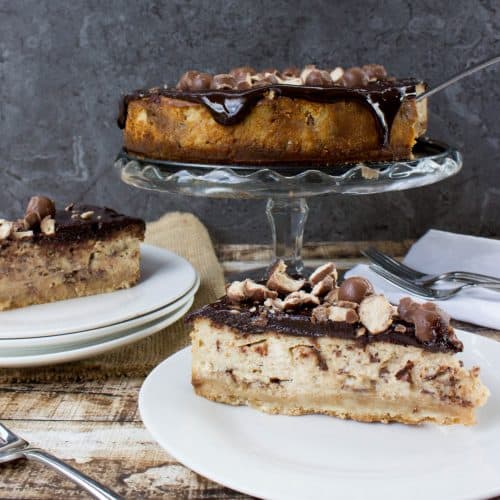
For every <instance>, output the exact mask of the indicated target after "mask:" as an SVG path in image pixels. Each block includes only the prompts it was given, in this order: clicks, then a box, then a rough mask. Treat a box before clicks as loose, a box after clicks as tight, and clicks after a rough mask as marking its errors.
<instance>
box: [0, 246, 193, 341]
mask: <svg viewBox="0 0 500 500" xmlns="http://www.w3.org/2000/svg"><path fill="white" fill-rule="evenodd" d="M196 279H197V274H196V271H195V269H194V268H193V266H192V265H191V264H190V263H189V262H188V261H187V260H185V259H183V258H182V257H179V256H178V255H176V254H174V253H173V252H169V251H168V250H165V249H163V248H158V247H154V246H151V245H145V244H143V245H141V278H140V280H139V283H138V284H137V285H135V286H134V287H132V288H128V289H126V290H118V291H116V292H110V293H104V294H99V295H91V296H89V297H81V298H77V299H70V300H62V301H59V302H52V303H49V304H40V305H35V306H28V307H23V308H20V309H13V310H11V311H3V312H0V339H2V338H3V339H7V338H9V339H13V338H16V339H19V338H30V337H45V336H52V335H59V334H64V333H74V332H81V331H84V330H92V329H96V328H101V327H104V326H108V325H113V324H115V323H120V322H123V321H126V320H129V319H131V318H136V317H137V316H142V315H144V314H147V313H149V312H151V311H155V310H157V309H160V308H162V307H165V306H167V305H169V304H172V303H173V302H175V301H177V300H178V299H179V298H180V297H182V296H183V295H185V294H186V293H187V292H189V290H191V289H192V288H193V286H194V285H195V283H196Z"/></svg>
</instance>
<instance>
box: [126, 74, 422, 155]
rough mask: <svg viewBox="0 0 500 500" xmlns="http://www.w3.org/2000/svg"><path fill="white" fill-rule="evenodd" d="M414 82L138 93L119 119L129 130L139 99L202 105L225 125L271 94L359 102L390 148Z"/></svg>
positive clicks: (412, 95)
mask: <svg viewBox="0 0 500 500" xmlns="http://www.w3.org/2000/svg"><path fill="white" fill-rule="evenodd" d="M417 83H419V82H418V81H417V80H414V79H406V80H396V81H394V80H377V81H373V82H369V83H368V84H366V85H365V86H364V87H353V88H350V87H344V86H340V85H336V86H332V87H310V86H304V85H286V84H271V85H265V86H259V87H253V88H251V89H249V90H243V91H241V90H201V91H190V92H189V91H188V92H186V91H182V90H176V89H168V88H156V89H151V90H138V91H136V92H133V93H132V94H128V95H125V96H123V97H122V100H121V102H120V109H119V115H118V120H117V122H118V126H119V127H120V128H122V129H123V128H125V123H126V121H127V110H128V105H129V103H130V102H131V101H134V100H138V99H147V98H149V99H158V98H159V97H160V96H163V97H170V98H173V99H181V100H185V101H190V102H194V103H197V104H202V105H204V106H206V108H207V109H208V110H209V111H210V113H211V114H212V116H213V117H214V120H215V121H216V122H217V123H220V124H221V125H234V124H236V123H239V122H241V121H242V120H243V119H244V118H245V117H246V116H247V115H248V113H250V111H251V110H252V109H253V107H254V106H255V105H256V104H257V103H258V102H259V101H260V100H261V99H262V98H264V97H265V96H266V95H267V94H269V93H270V92H273V93H274V94H275V96H276V97H280V96H282V97H289V98H291V99H305V100H308V101H314V102H323V103H334V102H338V101H358V102H360V103H361V104H363V105H364V106H366V108H367V109H368V110H369V111H370V112H371V114H372V115H373V117H374V119H375V123H376V125H377V129H378V133H379V138H380V144H381V145H382V146H384V147H385V146H387V145H388V143H389V140H390V131H391V127H392V124H393V122H394V119H395V117H396V115H397V113H398V111H399V108H400V107H401V104H402V102H403V101H404V99H407V98H409V99H414V98H415V97H416V85H417Z"/></svg>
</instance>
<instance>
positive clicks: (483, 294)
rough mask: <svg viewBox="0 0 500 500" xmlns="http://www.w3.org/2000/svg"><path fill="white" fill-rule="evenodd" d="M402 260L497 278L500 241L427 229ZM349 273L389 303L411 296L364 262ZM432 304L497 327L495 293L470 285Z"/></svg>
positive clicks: (424, 268)
mask: <svg viewBox="0 0 500 500" xmlns="http://www.w3.org/2000/svg"><path fill="white" fill-rule="evenodd" d="M403 262H404V263H405V264H406V265H408V266H409V267H412V268H414V269H416V270H418V271H421V272H424V273H427V274H438V273H442V272H446V271H469V272H474V273H481V274H487V275H490V276H495V277H498V278H500V241H498V240H490V239H488V238H479V237H476V236H468V235H464V234H455V233H447V232H445V231H437V230H435V229H431V230H430V231H428V232H427V233H426V234H425V235H424V236H422V238H420V239H419V240H418V241H417V242H416V243H415V244H414V245H413V246H412V247H411V249H410V251H409V252H408V254H407V255H406V257H405V258H404V260H403ZM349 276H364V277H365V278H367V279H369V280H370V281H371V283H372V284H373V286H374V288H375V290H376V291H377V292H379V293H383V294H384V295H386V296H387V298H388V299H389V300H390V301H391V302H392V303H393V304H397V303H398V302H399V300H400V299H401V297H406V296H412V295H411V294H410V293H408V292H404V291H403V290H401V289H399V288H397V287H395V286H394V285H392V284H391V283H389V282H388V281H386V280H385V279H384V278H382V277H380V276H378V275H377V274H375V273H374V272H373V271H371V270H370V269H369V267H368V266H367V265H365V264H360V265H357V266H355V267H353V268H352V269H351V270H350V271H348V272H347V273H346V277H349ZM413 298H415V299H416V300H418V301H422V300H423V299H422V298H419V297H416V296H413ZM436 304H438V305H439V307H441V308H442V309H443V310H445V311H447V312H448V314H450V315H451V317H452V318H455V319H458V320H461V321H467V322H469V323H473V324H475V325H481V326H486V327H488V328H494V329H497V330H500V293H499V292H494V291H491V290H486V289H484V288H473V289H470V290H464V291H463V292H461V293H459V294H458V295H456V296H455V297H453V298H451V299H448V300H442V301H437V302H436Z"/></svg>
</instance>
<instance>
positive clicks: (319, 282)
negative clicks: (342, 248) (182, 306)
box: [188, 262, 489, 425]
mask: <svg viewBox="0 0 500 500" xmlns="http://www.w3.org/2000/svg"><path fill="white" fill-rule="evenodd" d="M336 279H337V276H336V271H335V266H334V265H333V264H326V265H325V266H322V267H321V268H319V269H318V270H316V271H315V272H314V273H313V274H312V275H311V276H310V277H309V279H308V280H305V279H294V278H292V277H290V276H288V275H287V274H286V267H285V265H284V264H283V263H282V262H280V263H278V264H277V265H276V266H275V267H274V269H273V272H272V273H271V276H270V277H269V280H268V281H267V283H266V284H259V283H254V282H253V281H251V280H245V281H243V282H234V283H232V284H231V285H229V286H228V288H227V294H226V296H225V297H223V298H222V299H221V300H219V301H217V302H215V303H213V304H210V305H207V306H205V307H203V308H202V309H200V310H198V311H196V312H194V313H192V314H191V315H190V316H189V318H188V320H189V321H191V322H192V332H191V338H192V354H193V364H192V384H193V387H194V389H195V391H196V393H197V394H198V395H200V396H203V397H205V398H207V399H210V400H213V401H218V402H221V403H228V404H233V405H249V406H252V407H254V408H257V409H259V410H262V411H265V412H268V413H281V414H287V415H303V414H308V413H321V414H326V415H333V416H337V417H341V418H350V419H355V420H360V421H364V422H402V423H406V424H418V423H422V422H434V423H438V424H458V423H460V424H466V425H469V424H473V423H475V415H474V410H475V409H476V408H477V407H479V406H482V405H483V404H485V402H486V400H487V398H488V394H489V393H488V390H487V389H486V387H485V386H484V385H483V384H482V383H481V381H480V380H479V368H478V367H474V368H471V369H467V368H465V367H464V366H463V363H462V362H461V361H460V360H458V359H456V357H455V356H454V354H455V353H457V352H459V351H461V350H462V349H463V345H462V343H461V342H460V341H459V340H458V338H457V337H456V335H455V333H454V331H453V328H452V327H451V326H450V325H449V317H448V316H447V315H446V314H445V313H444V312H443V311H441V310H440V309H439V308H437V307H436V306H435V305H434V304H431V303H425V304H419V303H417V302H414V301H412V300H411V299H409V298H405V299H403V300H402V301H401V302H400V304H399V306H398V307H397V308H396V307H394V306H392V305H391V304H390V303H389V302H388V301H387V299H386V298H385V297H384V296H382V295H377V294H375V293H374V291H373V288H372V286H371V284H370V283H369V282H368V281H367V280H366V279H364V278H360V277H357V278H349V279H347V280H346V281H344V282H343V283H342V284H341V285H340V286H337V284H336Z"/></svg>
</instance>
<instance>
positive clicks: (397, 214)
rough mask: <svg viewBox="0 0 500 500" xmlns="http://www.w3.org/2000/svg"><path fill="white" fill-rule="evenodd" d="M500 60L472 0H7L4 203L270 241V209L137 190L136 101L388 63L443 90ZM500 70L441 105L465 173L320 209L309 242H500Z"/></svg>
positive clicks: (3, 2) (438, 117) (437, 103)
mask: <svg viewBox="0 0 500 500" xmlns="http://www.w3.org/2000/svg"><path fill="white" fill-rule="evenodd" d="M496 53H500V8H499V2H498V1H495V0H485V1H471V0H448V1H435V0H434V1H423V2H422V1H420V2H415V1H414V0H411V1H397V0H393V1H362V0H340V1H336V2H328V1H321V0H316V1H306V0H304V1H288V2H286V1H280V0H272V1H257V0H253V1H244V0H240V1H236V0H233V1H229V0H224V1H217V0H205V1H184V2H183V1H164V2H160V1H142V2H124V1H106V2H98V1H86V2H83V1H73V2H67V1H64V0H53V1H44V2H42V1H39V2H37V1H32V2H31V1H26V2H25V1H11V0H0V93H1V94H0V153H1V169H0V182H1V184H2V189H1V191H0V193H1V194H0V209H1V212H2V214H3V215H5V216H8V217H17V216H19V215H20V214H21V213H22V212H23V211H24V206H25V204H26V202H27V199H28V198H29V196H30V195H32V194H35V193H40V194H47V195H50V196H52V197H54V198H55V199H57V200H59V201H60V205H62V204H63V203H64V202H66V201H68V202H69V201H75V200H86V201H88V202H96V203H100V204H106V205H108V206H112V207H115V208H117V209H120V210H124V211H126V212H128V213H132V214H137V215H140V216H142V217H143V218H146V219H148V220H151V219H154V218H156V217H158V216H159V215H160V214H162V213H163V212H164V211H167V210H173V209H177V210H190V211H194V212H195V213H196V214H198V215H199V216H200V217H201V218H202V220H203V221H204V222H205V223H206V224H207V225H208V227H209V229H210V231H211V233H212V235H213V237H214V239H215V240H216V241H218V242H226V243H252V242H254V243H257V242H258V243H264V242H267V241H269V238H270V235H269V231H268V227H267V222H266V219H265V217H264V212H263V210H264V204H263V202H250V201H226V200H205V199H194V198H184V197H178V196H172V195H167V194H162V193H152V192H146V191H140V190H137V189H134V188H131V187H128V186H126V185H124V184H123V183H122V182H121V181H120V180H119V177H118V175H117V172H115V171H114V169H113V160H114V158H115V156H116V154H117V152H118V150H119V149H120V146H121V132H120V130H119V129H118V128H117V127H116V124H115V117H116V112H117V102H118V98H119V95H120V93H122V92H126V91H130V90H132V89H135V88H139V87H151V86H155V85H158V84H161V83H164V82H174V81H176V80H177V78H178V76H179V75H180V74H181V73H182V72H183V71H184V70H186V69H193V68H196V69H203V70H207V71H214V72H221V71H222V72H224V71H226V70H227V69H229V68H231V67H234V66H240V65H243V64H250V65H253V66H256V67H257V68H259V67H260V68H263V67H269V66H278V67H283V66H287V65H290V64H294V65H303V64H307V63H311V62H314V63H317V64H318V65H325V66H335V65H343V66H349V65H354V64H363V63H369V62H377V63H381V64H384V65H385V66H386V67H387V68H388V69H389V71H390V72H391V73H392V74H396V75H398V76H416V77H421V78H424V79H426V80H427V81H428V82H429V83H430V84H431V85H432V84H436V83H438V82H440V81H441V80H443V79H444V78H446V77H447V76H450V75H452V74H454V73H455V72H458V71H459V70H461V69H462V68H464V67H466V66H468V65H472V64H474V63H477V62H479V61H481V60H482V59H484V58H486V57H489V56H491V55H494V54H496ZM499 78H500V68H490V69H488V70H486V71H484V72H482V73H480V74H477V75H474V76H473V77H471V78H469V79H467V80H464V81H462V82H460V83H459V84H457V85H455V86H454V87H452V88H450V89H448V90H447V91H445V92H443V93H441V94H438V95H436V96H435V97H433V98H432V100H431V101H430V103H429V104H430V135H431V136H433V137H434V138H436V139H441V140H444V141H448V142H449V143H452V144H453V145H455V146H457V147H458V148H459V149H460V150H461V151H462V152H463V154H464V157H465V164H464V168H463V170H462V172H461V173H460V174H459V175H457V176H456V177H454V178H452V179H449V180H447V181H444V182H442V183H440V184H438V185H435V186H431V187H426V188H421V189H418V190H414V191H406V192H400V193H389V194H381V195H372V196H362V197H347V196H323V197H320V198H316V199H313V200H310V207H311V212H310V216H309V221H308V226H307V230H306V239H307V240H309V241H311V240H317V241H325V240H335V239H343V240H361V239H402V238H414V237H418V236H420V235H421V234H422V233H423V232H424V231H425V230H426V229H428V228H430V227H435V228H442V229H447V230H452V231H457V232H465V233H473V234H482V235H486V236H500V221H499V216H500V165H499V159H500V149H499V141H500V122H499V115H500V105H499V99H500V84H499V83H498V79H499Z"/></svg>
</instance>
